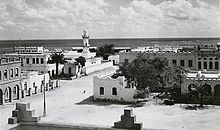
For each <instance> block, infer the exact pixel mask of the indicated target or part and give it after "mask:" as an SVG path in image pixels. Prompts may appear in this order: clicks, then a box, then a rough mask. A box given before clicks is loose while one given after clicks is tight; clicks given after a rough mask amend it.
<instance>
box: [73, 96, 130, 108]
mask: <svg viewBox="0 0 220 130" xmlns="http://www.w3.org/2000/svg"><path fill="white" fill-rule="evenodd" d="M75 104H76V105H97V106H109V105H128V106H131V105H133V104H130V103H120V102H116V101H94V100H93V96H90V97H88V98H86V99H84V100H82V101H80V102H78V103H75Z"/></svg>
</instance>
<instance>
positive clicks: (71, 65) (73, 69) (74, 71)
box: [63, 60, 82, 77]
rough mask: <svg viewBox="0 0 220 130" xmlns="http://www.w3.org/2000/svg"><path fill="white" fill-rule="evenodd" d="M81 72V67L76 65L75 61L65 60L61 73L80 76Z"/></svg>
mask: <svg viewBox="0 0 220 130" xmlns="http://www.w3.org/2000/svg"><path fill="white" fill-rule="evenodd" d="M81 72H82V66H81V65H80V64H78V63H77V62H76V61H75V60H67V62H66V63H64V67H63V73H64V74H65V75H68V76H77V77H78V76H80V74H81Z"/></svg>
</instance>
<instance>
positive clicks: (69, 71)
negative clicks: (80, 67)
mask: <svg viewBox="0 0 220 130" xmlns="http://www.w3.org/2000/svg"><path fill="white" fill-rule="evenodd" d="M68 74H69V75H72V73H71V68H70V67H69V69H68Z"/></svg>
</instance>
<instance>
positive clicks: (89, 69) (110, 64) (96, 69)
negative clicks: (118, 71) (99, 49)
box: [82, 61, 113, 74]
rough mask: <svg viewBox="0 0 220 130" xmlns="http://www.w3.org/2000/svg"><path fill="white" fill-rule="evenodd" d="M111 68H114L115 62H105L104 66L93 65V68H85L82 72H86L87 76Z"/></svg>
mask: <svg viewBox="0 0 220 130" xmlns="http://www.w3.org/2000/svg"><path fill="white" fill-rule="evenodd" d="M110 67H113V62H112V61H109V62H105V63H102V64H97V65H93V66H87V67H84V68H83V69H82V72H84V73H86V74H89V73H93V72H96V71H100V70H104V69H106V68H110Z"/></svg>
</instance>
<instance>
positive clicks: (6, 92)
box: [0, 84, 21, 105]
mask: <svg viewBox="0 0 220 130" xmlns="http://www.w3.org/2000/svg"><path fill="white" fill-rule="evenodd" d="M20 98H21V89H20V86H19V85H17V84H16V85H15V86H6V87H2V88H0V105H3V104H4V103H9V102H12V101H13V100H19V99H20Z"/></svg>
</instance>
